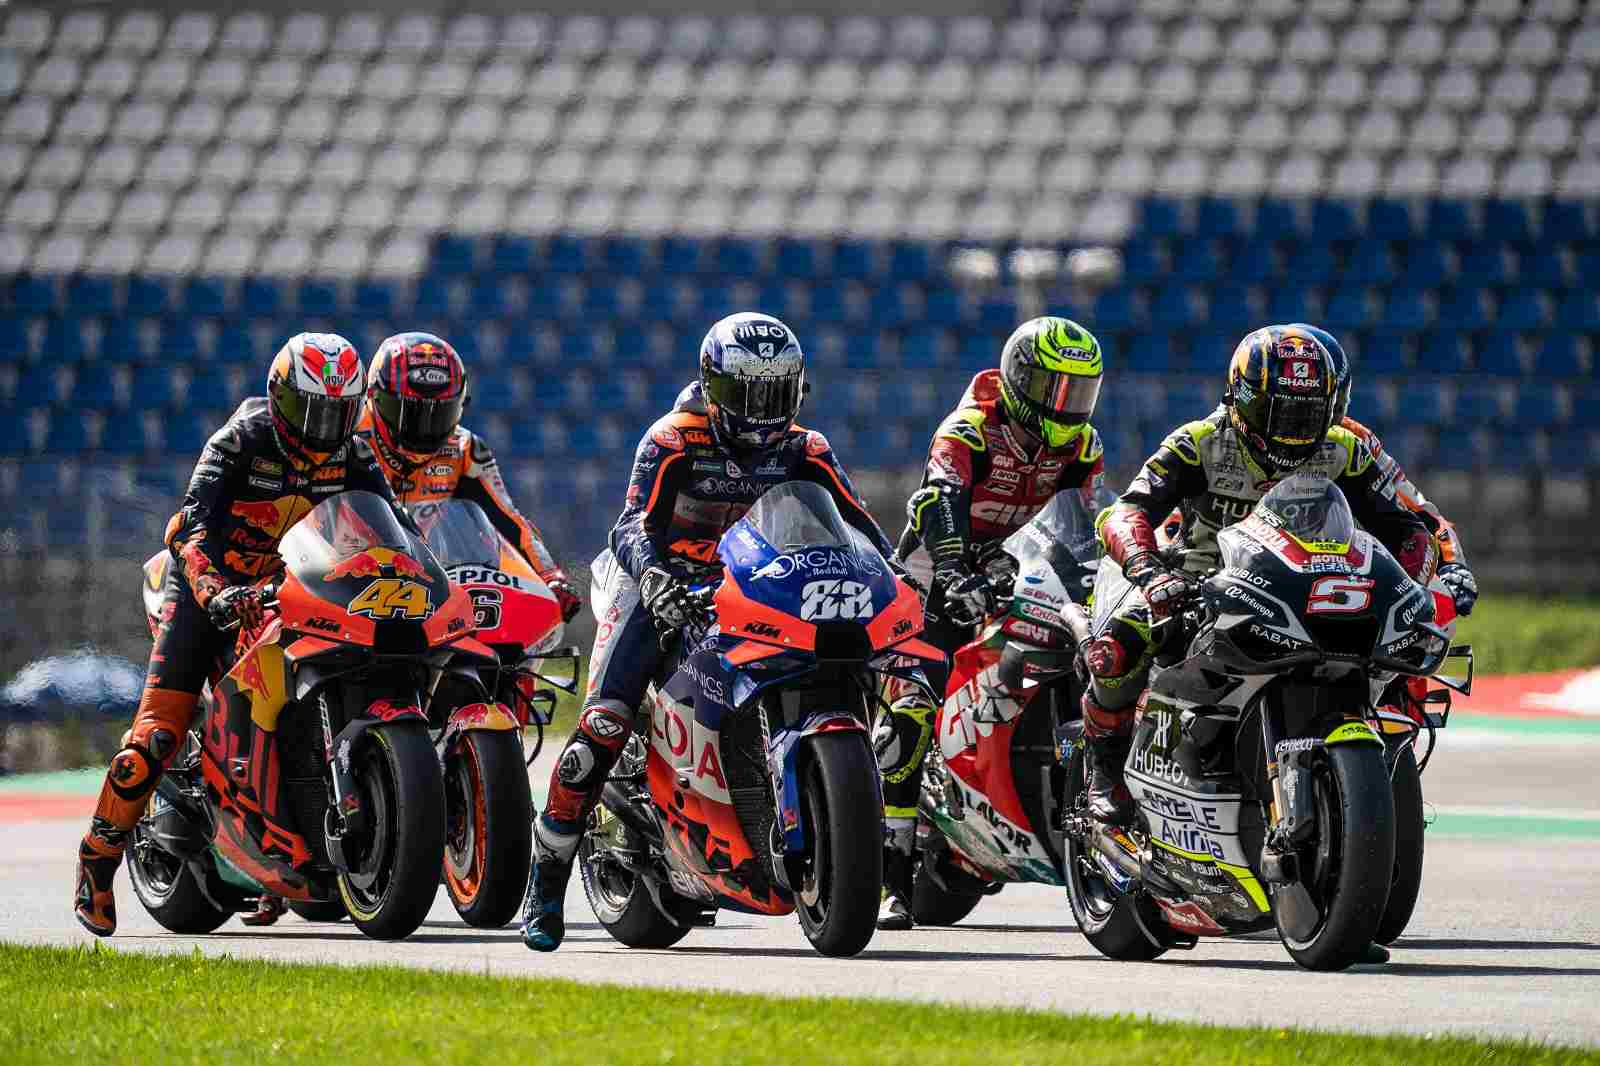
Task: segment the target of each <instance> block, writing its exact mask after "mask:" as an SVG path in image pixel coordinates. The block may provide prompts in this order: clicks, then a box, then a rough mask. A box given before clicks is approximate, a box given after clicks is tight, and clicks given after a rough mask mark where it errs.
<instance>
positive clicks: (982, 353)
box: [956, 323, 1110, 374]
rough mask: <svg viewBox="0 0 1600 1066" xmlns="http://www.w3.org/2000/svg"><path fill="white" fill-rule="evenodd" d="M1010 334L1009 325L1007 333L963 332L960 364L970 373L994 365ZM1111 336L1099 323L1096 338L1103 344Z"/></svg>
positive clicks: (957, 356) (958, 355) (1108, 341)
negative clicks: (1102, 330)
mask: <svg viewBox="0 0 1600 1066" xmlns="http://www.w3.org/2000/svg"><path fill="white" fill-rule="evenodd" d="M1009 335H1010V334H1009V327H1008V330H1007V332H1006V333H1000V332H980V331H974V332H972V333H966V334H963V335H962V337H961V348H960V350H959V351H958V352H957V355H956V358H957V360H958V362H959V364H960V366H961V367H962V368H963V369H964V370H965V371H966V372H967V373H969V374H971V373H975V372H976V371H978V370H980V369H982V368H984V367H987V366H994V365H995V363H996V361H997V360H998V359H999V357H1000V347H1001V345H1003V344H1004V343H1005V341H1006V337H1007V336H1009ZM1109 336H1110V335H1109V334H1107V333H1104V332H1100V330H1099V325H1098V323H1097V325H1096V332H1095V338H1096V339H1097V340H1099V341H1100V344H1101V345H1102V346H1105V345H1107V344H1109V343H1110V340H1109Z"/></svg>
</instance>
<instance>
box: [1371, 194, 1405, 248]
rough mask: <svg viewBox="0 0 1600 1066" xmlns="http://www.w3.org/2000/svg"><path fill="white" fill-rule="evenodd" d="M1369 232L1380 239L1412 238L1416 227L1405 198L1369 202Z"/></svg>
mask: <svg viewBox="0 0 1600 1066" xmlns="http://www.w3.org/2000/svg"><path fill="white" fill-rule="evenodd" d="M1367 233H1368V234H1369V235H1370V236H1372V237H1376V238H1377V239H1378V240H1380V241H1409V240H1411V239H1412V238H1413V237H1415V236H1416V227H1415V226H1414V225H1413V224H1412V221H1411V208H1410V206H1409V205H1408V204H1407V203H1406V202H1405V201H1404V200H1390V199H1376V200H1373V201H1372V202H1370V203H1369V204H1367Z"/></svg>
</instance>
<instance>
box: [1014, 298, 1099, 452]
mask: <svg viewBox="0 0 1600 1066" xmlns="http://www.w3.org/2000/svg"><path fill="white" fill-rule="evenodd" d="M1103 379H1104V367H1103V365H1102V362H1101V356H1100V342H1099V341H1097V340H1095V338H1094V334H1093V333H1090V332H1089V331H1088V330H1086V329H1084V328H1083V327H1082V326H1080V325H1078V324H1077V323H1076V322H1074V321H1072V320H1071V319H1070V318H1056V317H1054V316H1045V317H1043V318H1033V319H1029V320H1028V321H1026V322H1024V323H1023V324H1022V325H1020V326H1018V327H1017V328H1016V330H1015V331H1014V332H1013V333H1012V334H1011V336H1010V337H1009V338H1007V339H1006V343H1005V347H1004V348H1002V349H1001V351H1000V402H1001V404H1002V405H1003V406H1004V407H1005V412H1006V417H1008V418H1010V419H1011V420H1012V421H1013V422H1015V423H1016V424H1017V425H1019V426H1021V427H1022V428H1023V429H1025V430H1027V431H1028V432H1029V433H1031V434H1032V435H1033V436H1035V437H1037V438H1038V439H1039V440H1041V441H1043V442H1044V444H1045V446H1046V447H1047V448H1065V447H1066V446H1067V445H1069V444H1071V443H1072V442H1073V441H1075V440H1077V439H1078V437H1079V436H1081V435H1082V434H1083V432H1084V430H1085V429H1086V428H1087V427H1088V425H1089V419H1090V417H1091V416H1092V415H1093V414H1094V405H1095V402H1096V401H1097V400H1099V398H1100V383H1101V381H1102V380H1103Z"/></svg>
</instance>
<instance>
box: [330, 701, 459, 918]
mask: <svg viewBox="0 0 1600 1066" xmlns="http://www.w3.org/2000/svg"><path fill="white" fill-rule="evenodd" d="M352 762H353V763H354V766H353V767H352V769H353V771H354V773H355V778H356V787H357V788H358V789H359V790H360V795H361V801H362V806H363V807H364V809H365V810H366V812H367V819H368V822H367V824H368V828H367V830H366V831H365V832H364V833H363V834H362V835H361V837H360V838H358V839H351V838H349V837H347V838H346V841H345V845H344V847H345V854H346V856H347V857H348V858H349V860H350V869H348V870H341V871H340V872H339V896H340V898H341V899H342V900H344V906H345V910H347V911H349V912H350V920H351V921H352V922H354V923H355V925H356V928H358V929H360V930H361V931H362V932H363V933H365V934H367V935H368V936H370V937H372V938H373V939H375V940H401V939H404V938H405V937H408V936H410V935H411V934H412V933H413V932H415V931H416V928H417V926H419V925H421V924H422V920H423V919H424V918H426V917H427V916H428V911H429V909H430V908H431V907H432V906H433V897H434V896H435V895H436V894H437V893H438V891H439V870H440V863H441V861H442V859H443V855H444V787H443V784H442V782H441V777H440V771H439V756H438V755H437V754H436V753H435V752H434V750H433V743H432V741H430V740H429V739H428V731H427V727H426V726H425V725H423V724H422V723H421V722H403V723H393V724H389V725H385V726H383V727H381V728H377V729H372V730H369V731H368V732H367V733H366V735H365V737H364V738H363V742H362V743H361V744H360V746H359V747H357V749H356V752H355V756H354V758H353V759H352Z"/></svg>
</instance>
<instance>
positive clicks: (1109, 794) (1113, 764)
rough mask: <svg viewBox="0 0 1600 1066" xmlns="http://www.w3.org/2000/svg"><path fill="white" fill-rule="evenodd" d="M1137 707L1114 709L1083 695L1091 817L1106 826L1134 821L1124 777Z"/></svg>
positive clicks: (1091, 695) (1089, 694)
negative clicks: (1124, 764)
mask: <svg viewBox="0 0 1600 1066" xmlns="http://www.w3.org/2000/svg"><path fill="white" fill-rule="evenodd" d="M1132 725H1133V708H1132V707H1131V706H1130V707H1127V708H1124V709H1115V710H1114V709H1112V708H1109V707H1107V706H1105V705H1104V704H1103V703H1101V702H1100V700H1099V699H1098V698H1096V696H1095V691H1094V688H1093V687H1092V686H1091V687H1090V688H1089V689H1088V691H1086V692H1084V694H1083V740H1084V755H1085V756H1086V761H1087V762H1088V771H1089V775H1088V776H1089V780H1088V795H1089V817H1091V818H1093V819H1094V820H1095V821H1097V822H1099V823H1100V824H1102V825H1117V826H1127V825H1132V824H1133V796H1132V795H1131V794H1130V793H1129V792H1128V785H1127V782H1125V781H1124V780H1123V779H1122V764H1123V763H1125V762H1127V761H1128V749H1129V747H1130V746H1131V745H1132V738H1131V737H1130V736H1129V733H1130V731H1131V728H1132Z"/></svg>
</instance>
